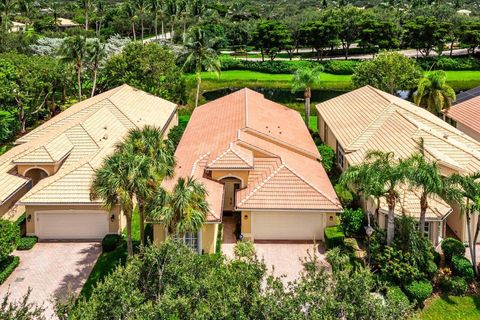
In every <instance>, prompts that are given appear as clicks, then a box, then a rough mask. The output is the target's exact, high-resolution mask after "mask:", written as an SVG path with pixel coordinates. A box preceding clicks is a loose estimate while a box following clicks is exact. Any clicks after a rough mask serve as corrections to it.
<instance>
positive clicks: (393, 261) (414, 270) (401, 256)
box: [375, 246, 423, 285]
mask: <svg viewBox="0 0 480 320" xmlns="http://www.w3.org/2000/svg"><path fill="white" fill-rule="evenodd" d="M375 262H376V264H377V265H378V269H379V271H380V275H381V276H382V278H383V279H385V280H387V281H389V282H392V283H396V284H398V285H401V284H403V283H410V282H412V281H414V280H418V279H420V278H422V276H423V273H422V272H421V271H420V270H419V268H418V267H416V266H415V265H413V264H412V256H411V254H410V253H409V252H403V251H401V250H397V249H396V248H393V247H389V246H387V247H385V248H384V249H383V252H381V253H380V254H377V255H376V256H375Z"/></svg>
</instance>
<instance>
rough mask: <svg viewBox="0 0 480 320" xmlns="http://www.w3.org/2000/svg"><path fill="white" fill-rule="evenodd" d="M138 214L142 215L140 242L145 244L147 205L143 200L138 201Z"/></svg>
mask: <svg viewBox="0 0 480 320" xmlns="http://www.w3.org/2000/svg"><path fill="white" fill-rule="evenodd" d="M138 214H139V216H140V243H141V244H142V246H145V206H144V205H143V202H142V201H139V202H138Z"/></svg>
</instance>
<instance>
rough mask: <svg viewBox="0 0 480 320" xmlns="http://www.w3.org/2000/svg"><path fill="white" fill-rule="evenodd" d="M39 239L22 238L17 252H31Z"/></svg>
mask: <svg viewBox="0 0 480 320" xmlns="http://www.w3.org/2000/svg"><path fill="white" fill-rule="evenodd" d="M37 241H38V238H37V237H35V236H33V237H22V238H20V240H19V241H18V246H17V250H30V249H32V248H33V246H34V245H35V244H36V243H37Z"/></svg>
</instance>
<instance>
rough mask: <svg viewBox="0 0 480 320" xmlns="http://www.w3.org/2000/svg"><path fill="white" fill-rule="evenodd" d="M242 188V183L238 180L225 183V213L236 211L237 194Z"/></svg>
mask: <svg viewBox="0 0 480 320" xmlns="http://www.w3.org/2000/svg"><path fill="white" fill-rule="evenodd" d="M239 188H240V183H239V182H238V181H236V180H226V181H225V198H224V200H223V211H234V210H235V194H236V191H237V190H238V189H239Z"/></svg>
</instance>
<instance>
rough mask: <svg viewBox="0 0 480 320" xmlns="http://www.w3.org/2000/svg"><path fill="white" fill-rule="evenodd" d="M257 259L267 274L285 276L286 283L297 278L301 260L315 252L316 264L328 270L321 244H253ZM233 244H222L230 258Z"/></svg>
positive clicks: (224, 251)
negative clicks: (261, 262)
mask: <svg viewBox="0 0 480 320" xmlns="http://www.w3.org/2000/svg"><path fill="white" fill-rule="evenodd" d="M254 246H255V250H256V252H257V257H258V259H260V260H262V259H263V261H264V263H265V265H266V266H267V268H268V272H269V273H271V272H272V271H273V275H274V276H277V277H279V276H285V277H284V278H283V282H284V283H287V282H288V281H292V280H295V279H297V278H298V276H299V275H300V272H301V271H302V270H303V264H302V260H305V259H306V258H308V257H309V255H313V253H314V252H315V253H316V255H317V258H318V262H319V263H320V264H321V265H324V266H325V267H327V268H329V264H328V262H327V261H326V258H325V249H324V245H323V243H320V244H315V245H314V244H312V243H309V244H306V243H255V244H254ZM234 247H235V244H234V243H223V244H222V252H223V253H224V254H225V255H226V256H227V257H230V258H233V257H234V253H233V248H234Z"/></svg>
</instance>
